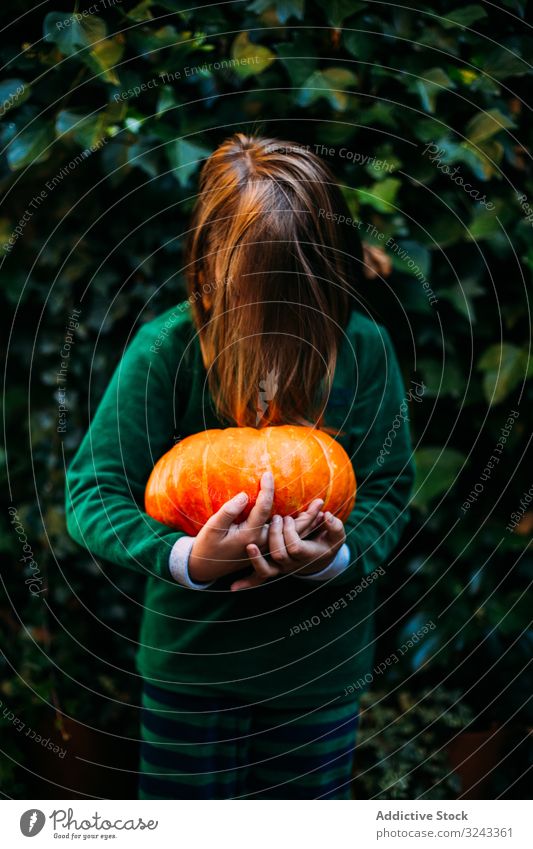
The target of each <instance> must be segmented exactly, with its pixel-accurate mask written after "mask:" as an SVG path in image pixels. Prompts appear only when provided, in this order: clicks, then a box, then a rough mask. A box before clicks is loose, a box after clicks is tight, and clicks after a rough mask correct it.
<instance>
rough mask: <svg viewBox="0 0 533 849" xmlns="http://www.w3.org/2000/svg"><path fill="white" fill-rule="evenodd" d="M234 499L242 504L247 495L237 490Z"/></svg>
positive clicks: (246, 499)
mask: <svg viewBox="0 0 533 849" xmlns="http://www.w3.org/2000/svg"><path fill="white" fill-rule="evenodd" d="M235 501H237V502H238V503H242V504H244V502H245V501H248V496H247V494H246V493H245V492H239V494H238V495H236V496H235Z"/></svg>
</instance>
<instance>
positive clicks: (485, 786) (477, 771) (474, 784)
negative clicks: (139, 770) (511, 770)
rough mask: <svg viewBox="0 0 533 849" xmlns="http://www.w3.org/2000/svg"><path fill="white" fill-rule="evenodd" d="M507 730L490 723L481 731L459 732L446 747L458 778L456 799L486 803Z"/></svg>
mask: <svg viewBox="0 0 533 849" xmlns="http://www.w3.org/2000/svg"><path fill="white" fill-rule="evenodd" d="M509 733H510V729H509V727H508V726H504V727H502V726H500V725H499V724H498V723H496V722H494V723H492V725H491V727H490V728H489V729H487V730H485V731H463V732H461V733H459V734H458V735H457V736H456V737H455V738H454V739H453V740H452V741H451V742H450V743H449V744H448V746H447V753H448V759H449V762H450V766H451V768H452V769H453V771H454V772H455V773H456V774H457V775H458V776H459V780H460V782H461V792H460V793H459V795H458V798H459V799H487V798H490V795H489V796H487V795H485V794H486V793H488V792H489V788H490V778H491V775H492V772H493V771H494V769H496V767H497V766H498V764H499V762H500V760H501V759H502V755H503V752H504V750H505V748H506V744H507V740H508V739H509Z"/></svg>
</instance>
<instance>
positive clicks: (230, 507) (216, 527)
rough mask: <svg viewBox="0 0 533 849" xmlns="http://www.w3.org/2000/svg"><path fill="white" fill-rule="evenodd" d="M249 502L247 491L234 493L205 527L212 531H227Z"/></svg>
mask: <svg viewBox="0 0 533 849" xmlns="http://www.w3.org/2000/svg"><path fill="white" fill-rule="evenodd" d="M247 503H248V496H247V494H246V493H245V492H239V493H238V495H234V496H233V498H230V500H229V501H226V503H225V504H223V505H222V507H221V508H220V510H218V511H217V512H216V513H215V514H214V515H213V516H211V518H210V519H208V521H207V522H206V523H205V527H206V528H209V529H210V530H212V531H219V532H222V533H227V532H228V531H229V529H230V528H231V526H232V525H233V524H234V522H236V521H237V519H238V518H239V516H240V515H241V513H242V511H243V510H244V508H245V507H246V505H247Z"/></svg>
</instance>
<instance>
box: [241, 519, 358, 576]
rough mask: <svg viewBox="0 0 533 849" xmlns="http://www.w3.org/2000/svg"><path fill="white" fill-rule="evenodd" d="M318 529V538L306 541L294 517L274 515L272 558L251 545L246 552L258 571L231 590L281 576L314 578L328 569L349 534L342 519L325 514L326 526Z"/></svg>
mask: <svg viewBox="0 0 533 849" xmlns="http://www.w3.org/2000/svg"><path fill="white" fill-rule="evenodd" d="M316 530H317V533H316V536H314V537H311V538H307V539H302V538H301V536H300V535H299V534H298V531H297V529H296V523H295V520H294V519H293V518H292V517H291V516H286V517H285V518H282V517H281V516H273V517H272V521H271V523H270V525H269V534H268V539H269V549H270V557H269V558H268V559H267V558H266V557H264V555H263V554H261V552H260V550H259V548H258V547H257V546H256V545H248V546H247V547H246V552H247V554H248V557H249V558H250V561H251V563H252V566H253V567H254V571H253V572H252V574H251V575H249V576H248V577H247V578H242V579H241V580H239V581H234V583H233V584H232V585H231V589H232V590H245V589H249V588H251V587H257V586H259V585H260V584H262V583H264V582H265V581H266V580H268V578H274V577H275V576H276V575H280V574H290V573H291V572H297V573H298V574H299V575H311V574H313V573H314V572H320V571H321V570H322V569H325V568H326V566H328V565H329V564H330V563H331V561H332V560H333V558H334V557H335V555H336V554H337V552H338V551H339V549H340V548H341V547H342V546H343V544H344V543H345V541H346V533H345V530H344V525H343V523H342V522H341V520H340V519H337V518H336V517H335V516H333V514H332V513H325V515H324V522H323V524H322V525H321V526H320V527H319V528H317V529H316Z"/></svg>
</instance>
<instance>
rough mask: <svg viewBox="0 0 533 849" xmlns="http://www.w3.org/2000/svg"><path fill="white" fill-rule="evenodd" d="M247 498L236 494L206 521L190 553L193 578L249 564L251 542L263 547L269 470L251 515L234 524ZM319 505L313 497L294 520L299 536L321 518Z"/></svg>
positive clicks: (202, 579)
mask: <svg viewBox="0 0 533 849" xmlns="http://www.w3.org/2000/svg"><path fill="white" fill-rule="evenodd" d="M247 501H248V497H247V495H246V493H244V492H241V493H239V494H238V495H236V496H234V498H232V499H230V501H227V502H226V503H225V504H223V505H222V507H221V508H220V510H219V511H218V513H215V514H214V516H211V518H210V519H209V520H208V521H207V522H206V524H205V525H204V527H203V528H202V530H201V531H200V533H199V534H198V536H197V537H196V539H195V541H194V545H193V547H192V549H191V553H190V555H189V575H190V577H191V578H192V580H193V581H197V582H198V583H204V582H208V581H214V580H215V579H216V578H220V577H222V575H228V574H229V573H231V572H235V571H237V570H239V569H243V568H244V567H245V566H248V565H249V563H250V560H249V557H248V554H247V551H246V547H247V546H248V545H251V544H253V545H256V546H257V547H258V548H259V549H260V550H263V551H264V550H266V548H267V546H268V524H267V523H268V520H269V518H270V514H271V512H272V504H273V502H274V478H273V476H272V473H271V472H265V474H264V475H263V477H262V478H261V489H260V492H259V495H258V496H257V500H256V502H255V504H254V506H253V507H252V509H251V511H250V515H249V516H248V518H247V519H245V521H244V522H241V523H240V524H237V519H238V518H239V516H240V515H241V513H242V511H243V510H244V508H245V507H246V503H247ZM322 505H323V501H322V500H320V499H316V500H315V501H313V502H312V504H310V505H309V507H308V508H307V510H305V511H303V512H302V513H300V514H299V515H298V516H297V518H296V519H295V523H296V525H297V527H298V532H299V534H300V535H305V534H306V533H310V532H311V531H312V530H313V528H314V527H315V526H316V525H317V524H318V523H319V522H320V521H321V519H322V518H323V516H322V513H321V512H320V508H321V507H322Z"/></svg>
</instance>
